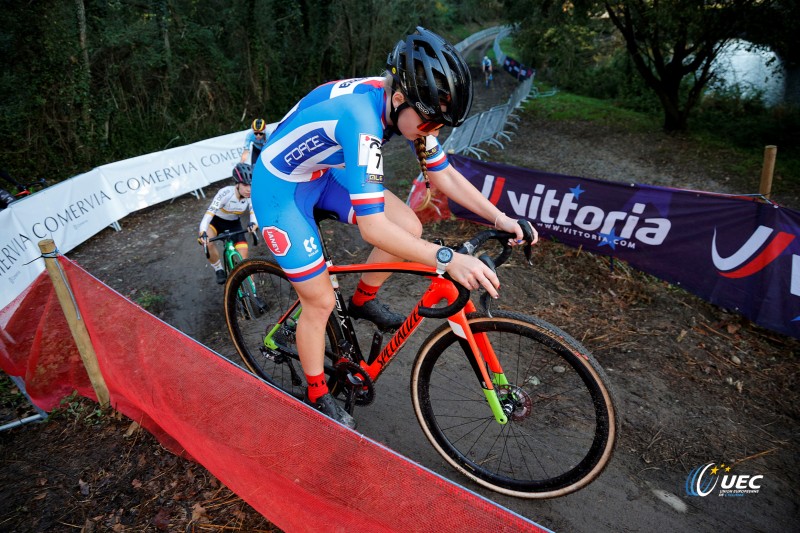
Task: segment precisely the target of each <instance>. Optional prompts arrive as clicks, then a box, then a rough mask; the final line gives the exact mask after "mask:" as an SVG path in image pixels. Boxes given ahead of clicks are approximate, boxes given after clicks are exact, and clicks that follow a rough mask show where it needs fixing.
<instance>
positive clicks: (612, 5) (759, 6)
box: [509, 0, 792, 131]
mask: <svg viewBox="0 0 800 533" xmlns="http://www.w3.org/2000/svg"><path fill="white" fill-rule="evenodd" d="M788 1H792V0H788ZM779 3H781V2H780V0H704V1H703V0H605V1H596V0H572V1H564V0H529V1H528V2H511V1H510V0H509V6H510V7H511V6H513V8H511V14H512V16H514V17H519V19H518V20H521V21H522V23H521V28H520V32H519V34H520V35H521V36H522V42H523V43H526V44H525V48H526V49H527V50H534V51H535V52H531V53H530V55H532V56H534V57H535V59H536V61H535V63H534V65H535V66H538V65H541V64H542V62H544V61H548V62H549V63H550V68H554V67H555V68H561V69H565V70H566V72H565V73H561V76H569V77H571V78H574V77H576V76H578V77H579V76H581V71H583V72H585V71H586V70H587V69H589V68H590V67H591V62H592V61H594V60H595V59H596V57H597V56H598V55H599V53H600V52H599V51H600V50H601V49H602V48H603V47H608V45H609V43H613V42H614V40H613V39H609V38H608V37H610V33H609V30H612V29H616V30H617V31H618V32H619V35H620V36H621V37H622V39H623V40H624V46H625V48H626V50H627V53H628V55H629V57H630V59H631V62H632V63H633V65H634V67H635V69H636V72H637V73H638V75H639V76H640V77H641V78H642V80H643V81H644V83H645V84H646V86H647V87H648V88H649V89H650V90H651V91H653V93H654V94H655V95H656V96H657V98H658V100H659V102H660V104H661V107H662V109H663V113H664V122H663V126H664V129H665V130H667V131H681V130H685V129H686V127H687V122H688V118H689V114H690V112H691V111H692V109H693V108H694V107H695V106H696V105H697V104H698V102H699V101H700V99H701V97H702V95H703V92H704V90H705V88H706V87H707V85H708V83H709V82H710V81H711V80H712V79H713V78H714V75H715V73H714V69H713V66H714V60H715V59H716V58H717V56H718V55H719V53H720V52H721V51H722V50H723V49H724V48H725V46H726V45H728V44H729V43H730V41H731V40H733V39H738V38H743V37H745V36H746V35H747V32H748V29H749V28H751V26H752V21H754V20H764V18H765V16H766V14H767V13H772V11H771V10H772V8H773V7H774V5H775V4H779ZM609 23H610V24H609ZM531 45H534V46H536V47H537V48H531Z"/></svg>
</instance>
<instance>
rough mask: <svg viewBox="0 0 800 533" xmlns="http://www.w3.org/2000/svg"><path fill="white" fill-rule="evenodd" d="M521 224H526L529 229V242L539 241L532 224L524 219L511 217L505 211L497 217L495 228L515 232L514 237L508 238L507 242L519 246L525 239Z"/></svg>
mask: <svg viewBox="0 0 800 533" xmlns="http://www.w3.org/2000/svg"><path fill="white" fill-rule="evenodd" d="M522 224H526V225H527V226H528V228H529V230H530V235H531V238H530V239H531V242H530V244H536V243H537V242H539V233H538V232H537V231H536V228H534V227H533V224H531V223H530V222H528V221H527V220H525V219H519V220H517V219H513V218H511V217H509V216H506V215H505V213H504V214H502V215H500V216H499V217H497V222H496V224H495V226H496V227H497V229H499V230H502V231H507V232H509V233H514V234H516V239H509V240H508V244H509V245H510V246H519V245H520V244H523V243H524V242H526V241H527V239H526V238H525V233H526V232H525V231H524V230H523V228H522Z"/></svg>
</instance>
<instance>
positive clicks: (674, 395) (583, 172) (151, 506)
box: [0, 74, 800, 532]
mask: <svg viewBox="0 0 800 533" xmlns="http://www.w3.org/2000/svg"><path fill="white" fill-rule="evenodd" d="M496 82H497V86H495V87H494V88H493V89H491V90H489V89H484V88H482V87H479V89H483V90H481V91H479V102H478V109H477V110H478V111H480V110H481V109H485V108H487V107H488V106H490V105H493V104H494V103H497V102H502V101H504V100H505V98H506V97H507V95H508V94H509V93H510V91H511V89H512V88H513V83H514V82H513V80H511V79H510V78H509V77H508V76H506V75H504V74H503V75H499V76H497V77H496ZM535 106H536V102H535V101H534V102H533V103H532V108H533V111H530V112H526V113H523V114H521V115H520V121H519V126H518V129H517V130H516V131H515V134H514V136H513V139H512V141H511V142H509V143H507V144H506V148H505V150H498V149H492V150H490V156H489V159H490V160H492V161H498V162H505V163H509V164H514V165H520V166H526V167H529V168H535V169H539V170H544V171H552V172H559V173H564V174H571V175H577V176H586V177H597V178H602V179H609V180H620V181H632V182H644V183H653V184H661V185H670V186H678V187H687V188H692V189H704V190H716V191H729V192H753V190H755V189H756V188H757V177H758V173H759V169H753V172H752V176H753V183H752V184H745V183H743V182H742V179H741V177H738V176H735V175H733V174H729V173H728V172H727V171H726V168H728V167H727V163H729V162H730V157H731V154H727V153H716V152H713V153H709V152H702V153H700V152H698V151H697V149H696V147H694V146H693V145H692V144H691V143H689V142H688V141H686V140H685V139H682V138H680V137H670V136H666V135H664V134H661V133H658V132H655V133H642V134H631V133H627V132H624V131H622V130H621V129H619V128H616V127H614V126H613V125H600V126H598V125H597V124H589V123H585V122H581V121H573V122H566V123H565V122H551V121H549V120H548V119H547V118H546V117H544V116H542V115H541V114H538V113H536V112H535ZM392 144H393V145H394V146H391V145H392ZM405 150H406V149H405V147H403V146H402V144H401V143H398V142H396V141H395V142H393V143H390V145H389V146H388V147H387V150H386V155H387V167H386V170H387V175H388V176H394V179H393V180H392V179H390V181H389V182H388V186H389V188H391V189H394V190H395V191H396V192H397V193H398V195H399V196H400V197H401V198H405V195H406V194H407V191H408V183H409V180H410V178H412V177H413V176H414V175H415V174H416V171H415V166H414V165H415V163H414V160H413V158H412V157H411V156H410V154H404V153H403V152H405ZM780 183H781V182H780V179H777V180H776V189H778V190H779V189H780ZM215 191H216V187H211V188H208V189H206V191H205V193H206V195H207V197H206V198H205V199H196V198H194V197H192V196H185V197H182V198H179V199H176V200H175V201H174V202H170V203H165V204H162V205H159V206H156V207H154V208H150V209H147V210H145V211H143V212H140V213H137V214H135V215H132V216H129V217H128V218H126V219H124V220H122V221H121V224H122V231H121V232H116V231H113V230H111V229H108V230H105V231H103V232H102V233H100V234H99V235H97V236H96V237H95V238H93V239H91V240H90V241H88V242H87V243H85V244H84V245H82V246H80V247H79V248H77V249H76V250H74V251H72V252H71V253H69V254H68V256H69V257H70V258H71V259H73V260H76V261H78V262H79V263H80V264H81V265H82V266H83V267H84V268H86V269H87V270H88V271H90V272H92V273H93V274H94V275H96V276H97V277H98V278H100V279H101V280H103V281H104V282H106V283H107V284H108V285H110V286H112V287H113V288H115V289H116V290H117V291H119V292H120V293H121V294H123V295H125V296H128V297H129V298H131V299H133V300H135V301H138V302H139V303H140V304H142V305H146V306H148V308H149V309H150V310H151V311H152V312H153V313H154V314H157V315H158V316H160V317H161V318H162V319H163V320H165V321H166V322H168V323H170V324H172V325H174V326H175V327H177V328H179V329H181V330H182V331H184V332H185V333H186V334H188V335H190V336H192V337H195V338H197V339H198V340H200V341H201V342H203V343H204V344H206V345H208V346H209V347H211V348H212V349H214V350H216V351H217V352H218V353H220V354H221V355H222V356H226V357H230V358H232V359H234V360H235V354H233V353H232V349H231V346H230V341H229V340H228V338H227V336H226V332H225V330H224V320H223V318H222V303H221V297H222V289H221V287H219V286H217V285H216V284H214V282H213V272H212V270H211V269H210V268H209V267H208V266H207V265H206V264H205V259H204V257H202V254H201V251H200V249H199V247H198V246H197V244H196V243H195V242H194V236H195V235H196V227H197V224H198V222H199V220H200V218H201V216H202V214H203V211H204V210H205V208H206V205H207V203H208V202H209V201H210V198H211V196H212V195H213V194H214V192H215ZM776 196H777V197H778V199H780V200H783V201H784V202H786V203H787V204H789V205H794V206H797V205H798V201H797V200H798V199H797V191H785V190H779V192H778V194H777V195H776ZM329 228H330V229H328V230H327V231H328V232H329V235H328V239H329V242H330V243H332V244H333V246H334V254H335V255H336V256H338V257H339V258H341V259H342V260H343V261H344V260H350V259H352V260H354V261H355V260H359V259H362V258H363V257H365V255H366V253H367V252H368V248H367V247H366V246H365V245H364V244H363V242H361V241H360V239H359V238H358V235H357V231H356V230H354V229H352V228H344V227H341V226H338V227H335V226H329ZM425 231H426V233H425V236H426V237H428V238H433V237H443V238H445V240H446V241H448V242H455V241H457V240H458V239H460V238H462V237H463V236H464V235H468V234H469V233H470V232H473V231H475V227H474V226H470V225H468V224H465V223H460V222H455V221H450V222H443V223H437V224H432V225H429V226H428V227H426V230H425ZM253 252H254V254H255V255H265V254H267V251H266V249H265V247H263V246H262V247H260V248H256V249H253ZM500 278H501V282H502V289H501V290H502V297H501V300H500V304H499V305H500V306H501V307H508V308H514V309H516V310H520V311H523V312H526V313H528V314H532V315H537V316H539V317H541V318H543V319H545V320H547V321H550V322H552V323H554V324H556V325H558V326H559V327H561V328H562V329H564V330H566V331H567V332H569V333H570V334H572V335H573V336H574V337H576V338H577V339H579V340H580V341H582V342H583V343H584V344H585V345H586V346H587V347H588V348H589V349H590V350H591V351H592V352H593V353H594V354H595V356H596V357H597V359H598V360H599V361H600V363H601V364H602V365H603V366H604V368H605V369H606V370H607V372H608V374H609V377H610V379H611V380H612V384H613V386H614V387H615V389H616V393H617V400H618V409H619V413H620V415H621V417H622V434H621V438H620V441H619V444H618V447H617V450H616V453H615V456H614V457H613V459H612V461H611V463H610V465H609V467H608V469H607V470H606V472H605V473H604V474H603V475H602V476H601V477H600V478H599V479H598V480H597V481H595V482H594V483H593V484H592V485H590V486H589V487H587V488H586V489H584V490H582V491H580V492H578V493H576V494H573V495H570V496H566V497H563V498H560V499H556V500H550V501H544V502H539V501H522V500H515V499H513V498H507V497H502V496H498V495H494V494H492V493H489V492H487V491H483V490H479V489H478V488H476V486H474V485H472V484H470V483H468V482H467V481H466V480H465V479H464V478H462V477H460V476H459V475H458V474H457V473H456V472H454V471H452V470H451V469H449V468H447V467H446V466H445V465H444V464H443V462H442V461H441V460H439V459H438V457H437V456H436V455H435V453H434V452H433V451H432V449H431V447H430V445H429V444H428V443H427V441H425V440H424V437H423V436H422V433H421V431H420V430H419V428H418V426H417V425H416V421H415V420H414V418H413V414H412V412H411V407H410V401H409V400H410V398H409V397H408V392H407V387H408V371H407V370H408V366H409V365H410V361H411V360H412V359H413V355H414V353H415V349H414V346H409V347H407V348H405V352H404V355H401V356H400V358H399V360H398V361H397V362H396V363H394V364H393V366H392V367H391V368H389V369H388V370H387V372H386V373H385V374H384V377H382V378H381V379H382V381H381V384H380V385H379V388H378V399H377V400H376V402H375V404H373V405H372V406H370V407H368V408H364V409H362V410H360V411H359V410H357V411H356V416H357V418H358V419H359V430H360V431H362V432H363V433H364V434H365V435H367V436H369V437H371V438H373V439H375V440H378V441H380V442H383V443H385V444H386V445H388V446H389V447H391V448H393V449H395V450H397V451H399V452H400V453H402V454H404V455H406V456H407V457H410V458H412V459H413V460H415V461H418V462H420V463H422V464H424V465H425V466H427V467H429V468H432V469H434V470H436V471H438V472H440V473H441V474H442V475H444V476H446V477H448V478H450V479H452V480H454V481H456V482H458V483H461V484H464V485H465V486H466V487H468V488H470V489H471V490H475V491H476V492H479V493H480V494H482V495H484V496H486V497H487V498H491V499H493V500H495V501H497V502H498V503H500V504H501V505H504V506H507V507H509V508H510V509H512V510H514V511H515V512H517V513H519V514H522V515H524V516H526V517H528V518H530V519H531V520H534V521H536V522H538V523H539V524H541V525H543V526H546V527H548V528H551V529H553V530H556V531H573V532H575V531H577V532H589V531H592V532H594V531H653V530H659V531H708V532H711V531H714V532H717V531H720V530H724V531H770V532H773V531H790V530H796V524H797V523H798V515H800V513H799V512H798V502H800V483H799V482H798V480H799V479H800V467H799V466H798V461H797V457H798V444H797V443H798V429H799V428H800V424H798V415H800V408H798V405H800V394H799V393H798V382H797V381H798V370H799V366H800V365H798V356H800V341H798V340H795V339H791V338H787V337H784V336H781V335H779V334H777V333H773V332H771V331H768V330H765V329H763V328H760V327H757V326H754V325H753V324H752V323H750V322H749V321H747V320H745V319H743V318H742V317H740V316H738V315H736V314H733V313H729V312H726V311H724V310H722V309H719V308H717V307H715V306H712V305H710V304H707V303H705V302H703V301H701V300H700V299H698V298H696V297H694V296H692V295H690V294H687V293H686V292H684V291H682V290H681V289H678V288H676V287H674V286H671V285H669V284H667V283H664V282H661V281H659V280H656V279H654V278H652V277H650V276H647V275H645V274H642V273H640V272H637V271H634V270H632V269H630V268H628V267H626V266H625V265H624V264H622V263H620V262H617V261H615V262H613V264H612V262H611V261H610V260H609V259H608V258H605V257H599V256H594V255H591V254H589V253H586V252H582V251H580V250H576V249H572V248H568V247H565V246H563V245H560V244H558V243H555V242H550V241H548V242H543V243H541V244H540V245H539V246H538V247H537V249H536V255H535V265H534V266H533V267H527V266H523V265H522V263H521V262H520V261H512V264H511V265H509V266H507V267H503V268H502V269H501V274H500ZM405 292H407V291H404V290H403V287H402V284H401V283H396V282H393V281H392V282H390V284H389V285H387V287H386V288H385V289H384V291H383V293H382V297H383V298H384V299H386V300H391V301H392V302H393V303H394V302H397V304H396V305H398V306H400V307H402V306H403V305H405V304H406V302H407V300H408V298H407V295H406V294H405ZM418 340H419V339H418ZM4 410H5V413H6V414H8V412H9V410H10V408H9V406H5V409H4ZM11 410H13V411H14V414H16V415H18V416H24V415H25V414H26V413H27V411H26V409H25V406H24V405H20V406H13V409H11ZM128 426H129V421H127V420H118V419H116V418H114V417H111V416H100V414H98V413H97V412H96V410H95V408H94V406H93V405H92V404H90V403H88V402H79V403H75V404H73V406H72V407H70V408H69V409H63V410H61V411H60V412H59V414H58V415H57V416H54V417H52V419H51V420H49V421H48V422H46V423H44V424H34V425H27V426H24V427H22V428H17V429H14V430H12V431H7V432H4V433H2V434H0V531H15V532H23V531H65V532H66V531H87V532H88V531H223V530H229V531H230V530H233V531H270V530H272V529H271V527H272V526H270V525H269V524H268V522H267V521H266V520H264V519H263V518H262V517H261V516H259V515H258V514H257V513H256V512H255V511H253V510H252V509H251V508H250V507H249V506H248V505H247V504H245V503H244V502H242V501H241V500H240V499H239V498H237V497H236V496H235V495H234V494H232V493H231V492H230V491H229V490H228V489H227V488H225V487H224V486H221V485H220V483H219V482H218V481H217V480H215V479H214V477H213V476H212V475H210V474H209V473H208V472H207V471H206V470H205V469H204V468H203V467H202V466H200V465H198V464H195V463H191V462H188V461H185V460H182V459H178V458H176V457H174V456H172V455H170V454H169V453H168V452H166V451H165V450H164V449H163V448H161V447H160V446H159V445H158V443H157V442H156V441H155V440H154V439H153V438H152V437H151V436H149V435H148V434H147V433H144V432H142V431H135V432H133V433H131V434H126V430H127V429H128ZM709 462H715V463H726V464H728V465H733V466H734V471H735V472H736V473H739V474H748V475H761V476H763V478H761V482H760V483H761V489H760V491H759V492H758V493H757V494H748V495H747V496H744V497H740V498H720V497H714V498H712V497H706V498H700V497H692V496H687V495H686V493H685V491H684V487H683V486H684V482H685V480H686V477H687V475H688V473H689V472H690V471H691V470H692V469H693V468H695V467H697V466H699V465H703V464H706V463H709ZM792 524H795V525H794V526H793V525H792Z"/></svg>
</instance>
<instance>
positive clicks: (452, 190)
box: [428, 165, 539, 246]
mask: <svg viewBox="0 0 800 533" xmlns="http://www.w3.org/2000/svg"><path fill="white" fill-rule="evenodd" d="M428 177H429V178H430V180H431V183H433V184H434V185H435V186H436V188H438V189H439V190H440V191H442V192H443V193H444V194H445V196H447V197H448V198H450V199H451V200H453V201H454V202H455V203H457V204H458V205H460V206H462V207H464V208H466V209H469V210H470V211H472V212H473V213H475V214H476V215H479V216H481V217H483V218H485V219H486V220H490V221H492V222H494V225H495V228H497V229H499V230H503V231H507V232H509V233H514V234H516V239H515V242H509V244H511V245H512V246H515V245H517V244H521V243H522V240H523V237H524V236H523V234H522V229H521V228H520V227H519V224H517V221H516V220H515V219H513V218H511V217H509V216H506V215H505V213H503V212H502V211H500V210H499V209H498V208H497V206H495V205H494V204H492V203H491V202H490V201H489V200H488V199H487V198H486V197H485V196H483V195H482V194H481V193H480V191H479V190H478V189H476V188H475V186H473V185H472V184H471V183H470V182H469V181H468V180H467V178H465V177H464V175H463V174H461V172H459V171H458V170H456V169H455V167H453V165H448V166H447V167H445V168H444V169H442V170H439V171H436V172H428ZM538 240H539V235H538V233H537V232H536V229H535V228H533V242H532V243H531V244H536V242H538Z"/></svg>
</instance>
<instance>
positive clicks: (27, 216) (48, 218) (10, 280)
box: [0, 125, 274, 309]
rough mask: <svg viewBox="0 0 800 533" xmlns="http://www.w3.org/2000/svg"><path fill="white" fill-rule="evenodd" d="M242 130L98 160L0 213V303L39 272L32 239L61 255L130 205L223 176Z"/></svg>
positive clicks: (131, 208)
mask: <svg viewBox="0 0 800 533" xmlns="http://www.w3.org/2000/svg"><path fill="white" fill-rule="evenodd" d="M270 126H272V127H273V128H274V125H270ZM248 131H249V130H244V131H240V132H235V133H230V134H227V135H222V136H220V137H215V138H213V139H207V140H205V141H201V142H198V143H194V144H190V145H187V146H181V147H178V148H172V149H169V150H165V151H163V152H156V153H152V154H146V155H143V156H139V157H134V158H131V159H126V160H124V161H117V162H115V163H110V164H108V165H103V166H101V167H98V168H96V169H93V170H91V171H89V172H87V173H85V174H81V175H79V176H75V177H73V178H70V179H68V180H66V181H63V182H61V183H57V184H55V185H53V186H51V187H48V188H47V189H44V190H43V191H40V192H38V193H36V194H33V195H31V196H29V197H26V198H24V199H22V200H19V201H16V202H14V203H12V204H11V205H10V206H8V207H7V208H6V209H4V210H2V211H0V309H2V308H4V307H6V306H7V305H8V304H9V303H11V302H12V301H13V300H14V298H16V297H17V296H18V295H19V294H21V293H22V291H23V290H25V288H26V287H27V286H28V285H30V284H31V282H33V280H34V279H36V277H37V276H38V275H39V273H41V272H42V271H43V270H44V261H42V260H37V258H38V257H39V255H40V251H39V241H41V240H43V239H53V241H54V242H55V243H56V247H57V248H58V250H59V252H61V253H66V252H68V251H70V250H72V249H73V248H75V247H76V246H78V245H79V244H81V243H82V242H85V241H86V240H88V239H89V238H90V237H92V236H93V235H95V234H97V233H98V232H100V231H101V230H103V229H104V228H106V227H108V226H109V225H110V224H113V223H114V222H116V221H119V220H121V219H122V218H124V217H125V216H127V215H129V214H130V213H133V212H134V211H138V210H140V209H144V208H146V207H150V206H151V205H155V204H157V203H160V202H163V201H165V200H171V199H172V198H176V197H178V196H181V195H183V194H186V193H188V192H192V191H195V190H198V189H201V188H203V187H205V186H207V185H209V184H211V183H213V182H216V181H219V180H222V179H226V178H229V177H230V175H231V171H232V169H233V167H234V166H235V165H236V163H238V162H239V158H240V157H241V154H242V151H243V146H244V141H245V137H246V135H247V132H248Z"/></svg>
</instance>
